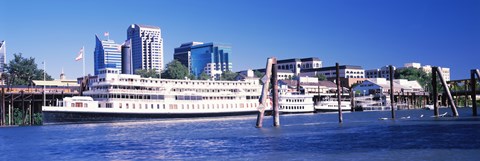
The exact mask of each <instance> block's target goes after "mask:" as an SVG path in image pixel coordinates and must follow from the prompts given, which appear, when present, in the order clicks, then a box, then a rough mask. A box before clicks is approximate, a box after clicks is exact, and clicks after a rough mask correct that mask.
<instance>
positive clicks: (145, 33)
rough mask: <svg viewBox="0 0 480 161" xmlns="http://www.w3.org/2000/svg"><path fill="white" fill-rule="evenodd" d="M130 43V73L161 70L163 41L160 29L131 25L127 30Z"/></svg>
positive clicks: (162, 65)
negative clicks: (140, 70)
mask: <svg viewBox="0 0 480 161" xmlns="http://www.w3.org/2000/svg"><path fill="white" fill-rule="evenodd" d="M127 40H130V41H131V50H132V69H133V71H132V72H135V71H136V70H138V69H149V70H156V71H157V72H161V70H163V67H164V64H163V39H162V34H161V30H160V27H157V26H148V25H138V24H132V25H130V26H129V27H128V29H127Z"/></svg>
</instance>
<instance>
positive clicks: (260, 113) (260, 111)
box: [62, 58, 272, 128]
mask: <svg viewBox="0 0 480 161" xmlns="http://www.w3.org/2000/svg"><path fill="white" fill-rule="evenodd" d="M265 69H266V70H265V76H264V78H265V80H262V81H264V82H263V87H262V94H261V96H260V104H259V107H258V108H259V109H258V116H257V124H256V127H257V128H261V127H262V126H263V117H264V116H265V108H266V107H267V106H268V105H269V102H267V97H268V88H269V86H270V77H271V75H272V59H271V58H268V59H267V65H266V68H265ZM62 95H63V93H62Z"/></svg>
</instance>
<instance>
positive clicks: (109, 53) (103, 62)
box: [94, 35, 122, 75]
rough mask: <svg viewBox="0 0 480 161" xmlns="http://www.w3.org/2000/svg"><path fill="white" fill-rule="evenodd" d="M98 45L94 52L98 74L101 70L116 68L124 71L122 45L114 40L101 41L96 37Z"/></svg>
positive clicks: (96, 72)
mask: <svg viewBox="0 0 480 161" xmlns="http://www.w3.org/2000/svg"><path fill="white" fill-rule="evenodd" d="M95 39H96V44H95V52H94V66H95V67H94V71H95V75H97V74H98V72H99V70H100V69H104V68H115V69H118V70H122V53H121V51H120V50H121V45H119V44H115V41H113V40H100V39H99V38H98V36H97V35H95Z"/></svg>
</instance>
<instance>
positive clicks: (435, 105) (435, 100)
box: [432, 67, 438, 116]
mask: <svg viewBox="0 0 480 161" xmlns="http://www.w3.org/2000/svg"><path fill="white" fill-rule="evenodd" d="M436 68H437V67H432V69H436ZM432 93H433V94H432V95H433V96H432V97H433V115H434V116H438V91H437V71H436V70H433V71H432Z"/></svg>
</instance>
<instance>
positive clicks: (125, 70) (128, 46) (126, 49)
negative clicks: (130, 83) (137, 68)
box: [122, 40, 134, 74]
mask: <svg viewBox="0 0 480 161" xmlns="http://www.w3.org/2000/svg"><path fill="white" fill-rule="evenodd" d="M122 74H134V71H133V69H132V41H130V40H127V41H125V43H123V45H122Z"/></svg>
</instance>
